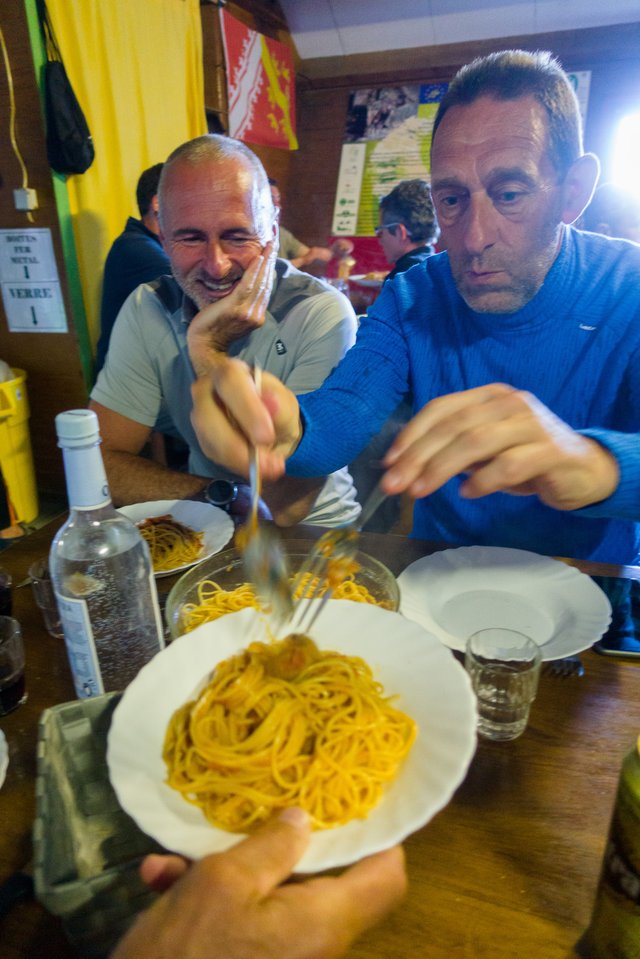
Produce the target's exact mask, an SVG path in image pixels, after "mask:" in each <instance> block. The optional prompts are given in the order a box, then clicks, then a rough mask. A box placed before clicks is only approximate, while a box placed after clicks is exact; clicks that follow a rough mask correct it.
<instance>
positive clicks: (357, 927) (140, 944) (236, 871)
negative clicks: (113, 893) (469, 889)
mask: <svg viewBox="0 0 640 959" xmlns="http://www.w3.org/2000/svg"><path fill="white" fill-rule="evenodd" d="M309 835H310V828H309V822H308V817H307V816H306V814H304V813H303V811H302V810H300V809H288V810H285V811H284V812H283V813H281V814H280V816H279V817H278V818H276V819H274V820H272V821H270V822H269V823H267V824H266V825H265V826H263V827H261V829H260V830H258V831H256V832H255V833H254V834H253V835H252V836H250V837H249V838H248V839H244V840H242V841H241V842H239V843H238V844H237V845H235V846H233V847H232V848H231V849H229V850H227V851H226V852H223V853H218V854H216V855H212V856H206V857H205V858H204V859H201V860H199V861H198V862H195V863H193V864H192V865H188V863H187V862H186V861H185V860H183V859H181V858H180V857H179V856H159V855H152V856H148V857H147V858H146V860H145V861H144V862H143V864H142V867H141V873H142V877H143V879H145V881H146V882H147V883H148V884H149V885H150V886H152V887H153V888H154V889H156V890H157V891H158V892H164V894H163V895H162V896H161V897H160V898H159V899H158V900H157V901H156V902H155V903H154V905H153V906H151V908H150V909H148V910H146V911H145V912H143V913H141V914H140V916H139V917H138V918H137V920H136V922H135V923H134V924H133V926H132V927H131V929H130V930H129V932H127V933H126V934H125V936H124V937H123V938H122V939H121V940H120V943H119V944H118V945H117V946H116V948H115V950H114V951H113V952H112V953H111V959H158V957H160V956H172V957H173V956H175V957H176V959H178V957H179V959H211V957H212V956H219V957H224V959H270V957H273V956H278V957H279V959H338V957H339V956H341V955H342V954H343V953H344V952H346V950H347V949H348V948H349V946H350V945H351V943H352V942H353V940H354V939H356V938H357V937H358V936H359V935H361V934H362V933H363V932H364V931H365V930H366V929H368V928H370V927H371V926H373V925H375V924H376V923H378V922H379V921H380V920H381V919H382V918H383V917H384V916H385V915H386V914H387V913H388V912H389V911H390V910H391V909H393V908H394V907H395V906H397V905H398V903H399V902H400V900H401V899H402V897H403V896H404V893H405V891H406V882H407V879H406V873H405V865H404V856H403V853H402V849H401V848H400V847H397V846H396V847H394V848H393V849H388V850H386V851H385V852H380V853H377V854H376V855H374V856H370V857H368V858H367V859H363V860H361V861H360V862H358V863H356V864H355V865H354V866H351V867H350V868H349V869H347V870H346V871H345V872H343V873H342V874H341V875H339V876H318V877H314V876H312V877H310V878H305V880H304V881H297V882H293V883H288V882H287V879H288V878H289V876H290V874H291V873H292V871H293V870H294V868H295V865H296V863H297V862H298V860H299V859H300V857H301V856H302V853H303V852H304V850H305V848H306V846H307V844H308V842H309Z"/></svg>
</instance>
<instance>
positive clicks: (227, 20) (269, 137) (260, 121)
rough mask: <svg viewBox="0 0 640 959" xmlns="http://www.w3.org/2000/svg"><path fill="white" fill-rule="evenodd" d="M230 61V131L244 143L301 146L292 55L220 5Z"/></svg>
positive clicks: (287, 146) (287, 147)
mask: <svg viewBox="0 0 640 959" xmlns="http://www.w3.org/2000/svg"><path fill="white" fill-rule="evenodd" d="M220 23H221V25H222V41H223V45H224V55H225V60H226V62H227V93H228V99H229V135H230V136H232V137H236V139H238V140H243V141H244V142H245V143H258V144H260V145H262V146H271V147H280V148H281V149H284V150H297V149H298V140H297V138H296V120H295V114H296V96H295V70H294V66H293V56H292V53H291V50H290V49H289V47H287V46H286V45H285V44H284V43H280V42H279V41H278V40H271V39H270V38H269V37H265V36H263V35H262V34H261V33H256V31H255V30H251V29H250V28H249V27H247V26H245V25H244V23H240V21H239V20H236V19H235V18H234V17H232V16H231V15H230V14H228V13H227V12H226V10H223V9H221V10H220Z"/></svg>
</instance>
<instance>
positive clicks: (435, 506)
mask: <svg viewBox="0 0 640 959" xmlns="http://www.w3.org/2000/svg"><path fill="white" fill-rule="evenodd" d="M493 382H502V383H508V384H510V385H512V386H514V387H517V388H519V389H525V390H529V391H530V392H531V393H533V394H534V395H535V396H537V397H538V398H539V399H540V400H541V401H542V402H543V403H544V404H545V405H546V406H548V407H549V409H551V410H552V411H553V412H554V413H556V414H557V415H558V416H559V417H560V418H561V419H562V420H564V421H565V422H566V423H568V424H570V425H571V426H572V427H573V428H574V429H577V430H580V431H582V432H584V433H586V434H588V435H591V436H593V437H595V438H597V439H598V440H599V441H600V442H601V443H602V444H603V445H605V446H607V447H608V448H609V449H610V450H611V451H612V452H613V453H614V455H615V456H616V457H617V459H618V462H619V465H620V472H621V480H620V485H619V487H618V489H617V490H616V492H615V493H614V494H613V495H612V496H611V497H610V498H609V499H607V500H605V501H603V502H602V503H598V504H596V505H595V506H592V507H589V508H588V509H584V510H577V511H574V512H563V511H557V510H554V509H551V508H550V507H548V506H545V505H544V504H543V503H541V502H540V501H539V500H538V499H537V497H534V496H527V497H520V496H510V495H508V494H506V493H494V494H492V495H490V496H486V497H483V498H482V499H479V500H465V499H463V498H462V497H460V496H459V495H458V489H459V486H460V483H461V482H462V477H455V478H454V479H452V480H450V481H449V482H448V483H447V484H445V486H443V487H442V488H441V489H440V490H438V491H437V492H436V493H434V494H432V495H431V496H428V497H425V498H424V499H421V500H418V501H417V502H416V504H415V509H414V522H413V531H412V535H413V536H415V537H420V538H425V539H432V540H439V541H444V542H447V543H451V544H458V545H473V544H484V545H493V546H512V547H516V548H520V549H530V550H534V551H535V552H539V553H544V554H548V555H561V556H574V557H577V558H583V559H594V560H599V561H602V562H610V563H635V562H638V561H639V558H640V524H639V523H637V522H635V520H640V437H639V436H638V435H637V433H638V431H639V430H640V246H637V245H635V244H630V243H627V242H625V241H622V240H611V239H609V238H607V237H600V236H596V235H593V234H586V233H580V232H578V231H576V230H574V229H572V228H566V229H565V231H564V236H563V239H562V245H561V248H560V252H559V254H558V256H557V258H556V260H555V262H554V264H553V266H552V268H551V270H550V271H549V273H548V275H547V277H546V279H545V282H544V284H543V286H542V287H541V289H540V290H539V291H538V293H537V294H536V296H535V297H534V298H533V299H532V300H531V301H530V302H529V303H528V304H527V305H526V306H525V307H524V308H523V309H522V310H520V311H518V312H517V313H510V314H487V313H485V314H481V313H475V312H473V311H472V310H471V309H469V307H468V306H467V305H466V304H465V303H464V301H463V300H462V298H461V297H460V295H459V294H458V292H457V290H456V288H455V285H454V283H453V278H452V276H451V270H450V268H449V262H448V257H447V254H446V252H445V253H442V254H437V255H436V256H431V257H429V258H428V259H427V260H425V261H424V263H421V264H420V265H418V266H415V267H413V268H412V269H410V270H408V271H407V272H406V273H402V274H400V275H399V276H398V277H397V278H396V279H394V280H393V281H392V282H390V283H385V285H384V287H383V289H382V292H381V294H380V296H379V297H378V299H377V301H376V302H375V304H374V306H373V307H372V308H371V310H370V313H369V316H368V317H366V318H365V319H364V320H363V322H362V324H361V327H360V330H359V333H358V339H357V342H356V345H355V346H354V347H352V349H351V350H350V351H349V353H347V355H346V356H345V358H344V359H343V361H342V362H341V363H340V365H339V367H338V368H337V369H336V370H335V371H334V373H333V374H332V375H331V377H329V379H328V380H327V381H326V382H325V384H324V385H323V386H322V388H321V389H319V390H316V391H315V392H314V393H309V394H307V395H306V396H302V397H299V400H300V404H301V409H302V416H303V420H304V423H305V432H304V437H303V439H302V441H301V443H300V445H299V447H298V449H297V450H296V452H295V454H294V455H293V456H292V457H291V459H290V460H289V461H288V464H287V472H289V473H291V474H292V475H303V476H305V475H307V476H308V475H317V474H322V473H326V472H331V471H332V470H335V469H337V468H338V467H339V466H342V465H344V464H345V463H349V462H351V460H352V459H354V457H355V456H356V454H357V453H358V452H359V451H360V450H361V449H362V448H363V447H364V446H365V445H366V443H367V442H368V441H369V439H370V438H371V436H372V435H374V434H375V433H377V432H378V430H379V429H380V427H381V425H382V424H383V422H384V421H385V419H386V418H387V416H388V415H389V414H390V413H391V412H392V411H393V410H394V409H395V407H396V406H397V405H398V403H399V401H400V400H401V399H402V398H403V397H404V396H406V395H408V394H411V395H412V396H413V408H414V411H417V410H419V409H421V408H422V407H423V406H424V405H425V403H428V402H429V401H430V400H431V399H433V398H434V397H436V396H441V395H445V394H448V393H453V392H456V391H458V390H467V389H470V388H472V387H476V386H481V385H484V384H487V383H493Z"/></svg>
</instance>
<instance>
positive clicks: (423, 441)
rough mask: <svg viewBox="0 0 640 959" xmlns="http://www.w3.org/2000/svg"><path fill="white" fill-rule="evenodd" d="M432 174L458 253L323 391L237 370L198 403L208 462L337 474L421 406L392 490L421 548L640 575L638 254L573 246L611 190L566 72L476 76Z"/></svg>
mask: <svg viewBox="0 0 640 959" xmlns="http://www.w3.org/2000/svg"><path fill="white" fill-rule="evenodd" d="M431 167H432V183H431V187H432V193H433V199H434V203H435V207H436V213H437V216H438V222H439V224H440V228H441V242H442V245H443V247H444V248H445V250H446V252H444V253H441V254H436V255H435V256H431V257H428V258H427V259H426V260H425V261H424V263H421V264H419V265H418V266H415V267H413V268H412V269H410V270H408V271H407V272H405V273H402V274H400V275H399V276H398V277H397V278H396V279H394V280H393V281H392V282H390V283H386V284H385V286H384V288H383V290H382V292H381V295H380V296H379V298H378V300H377V301H376V303H375V304H374V306H373V307H372V308H371V310H370V312H369V315H368V317H367V319H366V320H365V321H364V322H363V323H362V324H361V326H360V330H359V333H358V339H357V342H356V345H355V346H354V347H352V349H351V350H350V351H349V352H348V353H347V355H346V356H345V358H344V359H343V361H342V362H341V363H340V365H339V366H338V368H337V369H336V370H335V371H334V373H333V374H332V376H331V377H329V379H328V380H327V381H325V384H324V385H323V387H322V388H321V389H319V390H317V391H315V392H313V393H310V394H308V395H306V396H304V397H299V398H298V399H297V400H296V398H295V397H293V396H292V395H291V394H290V393H289V392H288V391H285V390H284V389H283V388H282V387H281V385H280V384H279V383H278V382H277V381H275V380H273V379H271V378H268V377H267V378H265V380H264V381H263V390H262V397H261V399H260V398H258V397H257V396H256V394H255V390H253V388H252V385H251V380H250V377H249V376H248V373H247V371H246V369H244V368H243V367H242V366H241V365H239V364H237V363H233V362H228V363H226V364H222V365H220V366H219V367H218V369H217V370H216V372H215V374H214V375H213V376H212V377H210V378H209V379H208V380H203V381H200V382H199V383H196V384H195V387H194V396H195V400H196V406H195V412H194V423H195V426H196V431H197V432H198V435H199V438H200V442H201V443H202V445H203V447H204V448H205V449H207V450H208V453H209V455H210V456H214V455H215V458H216V459H218V460H222V461H225V462H228V463H230V464H233V466H234V467H235V468H236V469H242V470H243V471H246V470H247V463H248V449H247V443H246V440H245V438H244V437H245V435H248V436H251V437H252V439H253V440H254V441H255V442H258V443H260V444H263V446H264V454H263V457H262V463H263V468H264V471H265V474H266V475H268V476H271V477H273V476H276V475H278V473H279V472H281V471H282V470H283V469H284V468H285V463H286V470H287V473H290V474H292V475H313V474H314V473H315V472H318V471H322V472H327V471H330V470H333V469H336V468H337V467H338V466H341V465H343V464H344V463H348V462H350V461H351V460H352V459H353V458H354V456H355V454H356V453H357V452H358V451H359V450H360V449H361V448H362V447H363V446H364V445H365V444H366V443H367V442H368V440H369V439H370V437H371V436H372V434H374V433H375V432H376V431H377V430H378V429H379V427H380V426H381V424H382V423H383V422H384V420H385V418H386V417H387V416H388V415H389V413H390V412H391V411H392V410H393V409H394V408H395V407H396V406H397V404H398V402H399V401H400V400H401V399H402V398H403V397H404V396H405V395H407V394H408V393H411V395H412V397H413V404H414V405H413V410H414V417H413V419H412V420H411V422H410V423H409V424H408V425H407V426H406V427H405V429H404V430H403V431H402V432H401V433H400V435H399V436H398V438H397V439H396V441H395V442H394V444H393V445H392V447H391V449H390V450H389V452H388V454H387V456H386V458H385V463H386V466H387V471H386V473H385V475H384V478H383V480H382V483H383V487H384V489H385V490H386V491H387V492H388V493H400V492H402V491H408V493H409V494H410V495H412V496H413V497H415V499H416V503H415V508H414V523H413V531H412V535H413V536H416V537H421V538H426V539H433V540H439V541H445V542H448V543H451V544H459V545H469V544H487V545H495V546H511V547H518V548H522V549H531V550H534V551H536V552H540V553H546V554H550V555H569V556H575V557H581V558H589V559H594V560H601V561H606V562H612V563H635V562H637V561H638V559H639V555H640V535H639V534H640V524H639V523H638V520H640V437H639V436H638V431H639V430H640V282H638V277H639V276H640V246H637V245H635V244H632V243H628V242H626V241H623V240H613V239H610V238H608V237H600V236H595V235H590V234H584V233H580V232H578V231H577V230H575V229H573V228H572V227H571V226H570V224H572V223H573V222H574V221H575V220H576V219H577V218H578V217H579V216H580V214H581V213H582V211H583V210H584V208H585V206H586V205H587V203H588V202H589V200H590V198H591V195H592V192H593V189H594V186H595V183H596V181H597V178H598V172H599V170H598V161H597V159H596V158H595V157H594V156H593V155H589V154H584V153H583V151H582V142H581V128H580V116H579V111H578V105H577V101H576V98H575V95H574V92H573V89H572V86H571V84H570V83H569V81H568V78H567V77H566V75H565V74H564V72H563V71H562V69H561V68H560V66H559V65H558V64H557V62H555V61H554V60H553V59H552V57H551V56H550V55H549V54H545V53H535V54H532V53H526V52H523V51H503V52H501V53H496V54H492V55H490V56H488V57H486V58H484V59H481V60H477V61H474V62H473V63H472V64H470V65H468V66H467V67H464V68H463V69H462V70H461V71H460V72H459V73H458V75H457V76H456V77H455V79H454V80H453V82H452V83H451V85H450V87H449V90H448V92H447V95H446V96H445V98H444V99H443V101H442V103H441V104H440V108H439V111H438V115H437V117H436V120H435V124H434V132H433V141H432V156H431ZM229 413H231V415H232V416H233V417H234V419H231V418H229V416H228V414H229ZM236 422H237V423H239V424H240V427H241V429H242V431H243V432H240V431H239V430H238V429H237V427H234V423H236ZM214 451H215V452H214Z"/></svg>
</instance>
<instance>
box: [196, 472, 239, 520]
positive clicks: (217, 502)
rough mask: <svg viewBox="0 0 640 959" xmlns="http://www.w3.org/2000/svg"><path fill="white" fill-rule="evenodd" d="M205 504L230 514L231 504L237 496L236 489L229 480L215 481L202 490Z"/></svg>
mask: <svg viewBox="0 0 640 959" xmlns="http://www.w3.org/2000/svg"><path fill="white" fill-rule="evenodd" d="M203 494H204V501H205V503H210V504H211V505H212V506H217V507H218V508H219V509H223V510H224V511H225V512H226V513H230V512H231V504H232V503H233V502H235V500H236V497H237V495H238V487H237V485H236V484H235V483H232V482H231V480H226V479H216V480H211V482H210V483H209V484H208V485H207V486H205V488H204V490H203Z"/></svg>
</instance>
